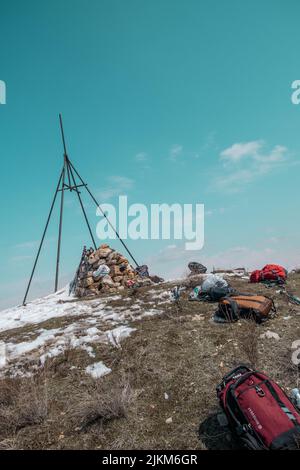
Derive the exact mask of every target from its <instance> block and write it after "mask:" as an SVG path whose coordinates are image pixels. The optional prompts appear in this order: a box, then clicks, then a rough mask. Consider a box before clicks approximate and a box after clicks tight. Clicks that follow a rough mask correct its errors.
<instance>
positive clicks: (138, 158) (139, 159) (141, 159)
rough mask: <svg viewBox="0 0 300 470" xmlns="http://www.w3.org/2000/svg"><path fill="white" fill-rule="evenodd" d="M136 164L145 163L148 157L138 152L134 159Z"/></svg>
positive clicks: (144, 153)
mask: <svg viewBox="0 0 300 470" xmlns="http://www.w3.org/2000/svg"><path fill="white" fill-rule="evenodd" d="M134 159H135V161H137V162H146V161H147V160H148V155H147V153H146V152H139V153H137V154H136V155H135V157H134Z"/></svg>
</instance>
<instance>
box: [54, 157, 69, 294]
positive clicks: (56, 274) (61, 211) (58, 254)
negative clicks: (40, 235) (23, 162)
mask: <svg viewBox="0 0 300 470" xmlns="http://www.w3.org/2000/svg"><path fill="white" fill-rule="evenodd" d="M65 171H66V157H64V167H63V171H62V185H61V199H60V215H59V229H58V243H57V256H56V272H55V287H54V292H56V291H57V286H58V274H59V260H60V245H61V231H62V221H63V210H64V192H65V187H64V185H65Z"/></svg>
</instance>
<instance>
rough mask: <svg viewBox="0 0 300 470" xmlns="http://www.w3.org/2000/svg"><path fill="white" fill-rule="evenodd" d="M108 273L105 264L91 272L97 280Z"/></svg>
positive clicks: (108, 270)
mask: <svg viewBox="0 0 300 470" xmlns="http://www.w3.org/2000/svg"><path fill="white" fill-rule="evenodd" d="M109 273H110V269H109V267H108V266H107V265H106V264H101V265H100V266H99V268H98V269H97V271H94V272H93V278H94V279H97V278H98V277H103V276H106V275H107V274H109Z"/></svg>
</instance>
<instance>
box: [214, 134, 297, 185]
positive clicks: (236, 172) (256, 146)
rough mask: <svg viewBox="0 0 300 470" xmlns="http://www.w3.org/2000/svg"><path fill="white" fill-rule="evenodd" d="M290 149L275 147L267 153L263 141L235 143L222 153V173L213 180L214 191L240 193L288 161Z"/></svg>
mask: <svg viewBox="0 0 300 470" xmlns="http://www.w3.org/2000/svg"><path fill="white" fill-rule="evenodd" d="M287 157H288V149H287V148H286V147H284V146H282V145H275V146H274V147H273V148H271V150H269V151H267V148H266V144H265V142H264V141H263V140H254V141H250V142H243V143H235V144H233V145H231V147H228V148H226V149H225V150H223V151H222V152H221V153H220V160H221V161H222V162H223V163H224V165H223V166H222V172H221V174H220V175H219V176H217V177H215V178H214V180H213V187H214V189H219V190H222V191H227V192H238V191H240V190H241V189H242V188H243V187H244V186H245V185H248V184H249V183H252V182H253V181H254V180H256V179H257V178H259V177H261V176H264V175H266V174H268V173H270V172H271V171H273V170H274V169H275V168H277V167H278V166H280V165H282V164H284V163H286V162H287V160H288V158H287Z"/></svg>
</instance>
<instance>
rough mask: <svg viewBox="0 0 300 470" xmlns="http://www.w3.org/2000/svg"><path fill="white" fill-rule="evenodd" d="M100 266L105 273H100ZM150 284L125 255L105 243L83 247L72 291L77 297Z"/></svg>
mask: <svg viewBox="0 0 300 470" xmlns="http://www.w3.org/2000/svg"><path fill="white" fill-rule="evenodd" d="M101 267H102V268H103V272H104V273H105V272H107V274H106V273H105V274H104V275H103V274H100V273H101V269H102V268H101ZM106 267H107V268H109V269H107V268H106ZM150 284H152V281H151V279H150V278H147V277H140V276H139V275H138V274H137V273H136V271H135V270H134V268H133V267H132V266H131V265H130V263H129V261H128V259H127V258H125V256H123V255H122V254H121V253H118V252H117V251H115V250H113V249H112V248H111V247H110V246H109V245H106V244H103V245H101V246H100V247H99V248H98V249H97V250H93V249H92V248H90V249H89V250H86V249H84V251H83V255H82V259H81V262H80V265H79V268H78V271H77V273H76V276H75V278H74V281H73V286H74V293H75V295H76V296H77V297H85V296H91V295H99V294H101V293H106V292H112V293H113V292H119V291H122V290H124V289H128V288H132V287H135V286H137V287H141V286H144V285H150Z"/></svg>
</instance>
